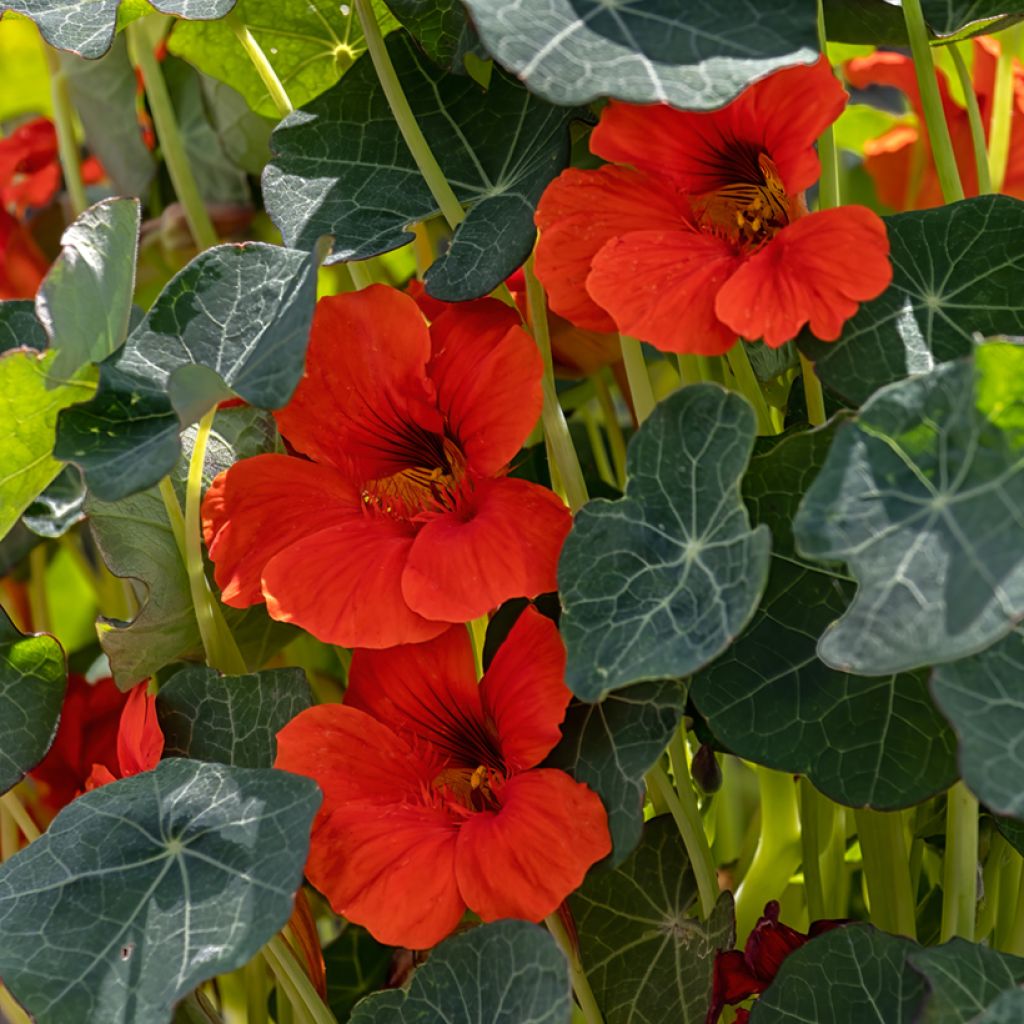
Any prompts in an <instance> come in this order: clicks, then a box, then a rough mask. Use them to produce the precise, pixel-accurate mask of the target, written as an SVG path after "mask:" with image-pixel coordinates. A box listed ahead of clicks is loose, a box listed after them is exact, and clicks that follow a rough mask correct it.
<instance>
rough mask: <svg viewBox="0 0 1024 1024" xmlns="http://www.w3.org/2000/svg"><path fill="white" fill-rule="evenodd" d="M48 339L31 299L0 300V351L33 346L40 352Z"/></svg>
mask: <svg viewBox="0 0 1024 1024" xmlns="http://www.w3.org/2000/svg"><path fill="white" fill-rule="evenodd" d="M48 340H49V339H48V338H47V337H46V331H44V330H43V325H42V324H41V323H40V322H39V319H38V317H37V316H36V307H35V303H34V302H33V301H32V300H31V299H10V300H8V301H7V302H0V352H6V351H7V350H8V349H12V348H34V349H36V350H37V351H39V352H42V351H43V350H44V349H45V348H46V345H47V342H48Z"/></svg>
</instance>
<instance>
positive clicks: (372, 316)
mask: <svg viewBox="0 0 1024 1024" xmlns="http://www.w3.org/2000/svg"><path fill="white" fill-rule="evenodd" d="M429 358H430V335H429V334H428V332H427V325H426V324H425V323H424V322H423V315H422V314H421V313H420V311H419V308H418V307H417V305H416V303H415V301H414V300H413V299H411V298H410V297H409V296H408V295H404V294H403V293H402V292H399V291H396V290H395V289H394V288H387V287H385V286H384V285H371V286H370V287H369V288H364V289H363V290H362V291H358V292H349V293H348V294H346V295H331V296H328V297H327V298H324V299H321V300H320V301H319V302H318V303H317V307H316V314H315V315H314V317H313V327H312V331H311V333H310V338H309V350H308V353H307V355H306V373H305V376H304V377H303V378H302V380H301V381H300V382H299V386H298V388H297V389H296V391H295V394H294V395H293V396H292V400H291V401H290V402H289V403H288V405H287V406H286V407H285V408H284V409H282V410H281V411H280V412H278V413H276V414H275V415H276V417H277V422H278V425H279V426H280V428H281V433H283V434H284V435H285V437H287V438H288V440H289V442H291V444H292V445H293V446H294V447H295V448H296V449H298V450H299V451H301V452H303V453H304V454H306V455H309V456H310V457H311V458H313V459H315V460H316V461H317V462H328V463H331V464H333V465H335V466H337V467H338V468H340V469H342V470H343V471H345V472H346V473H349V474H354V475H356V476H358V477H359V478H361V479H363V480H376V479H380V478H382V477H386V476H390V475H392V474H393V473H397V472H398V471H400V470H402V469H404V468H406V467H407V466H410V465H416V464H418V463H417V462H416V461H415V460H412V461H410V457H409V454H408V449H409V441H410V438H415V437H416V436H417V435H418V434H422V432H423V431H426V432H428V433H432V434H441V433H443V431H444V424H443V423H442V421H441V416H440V414H439V413H438V411H437V406H436V400H435V395H434V388H433V385H432V384H431V382H430V380H429V379H428V377H427V372H426V367H427V360H428V359H429Z"/></svg>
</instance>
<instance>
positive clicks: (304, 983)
mask: <svg viewBox="0 0 1024 1024" xmlns="http://www.w3.org/2000/svg"><path fill="white" fill-rule="evenodd" d="M263 956H264V957H265V959H266V961H267V964H268V965H269V966H270V969H271V970H272V971H273V972H274V977H275V978H276V979H277V983H278V985H279V986H280V987H281V988H282V989H283V990H284V992H285V994H286V995H287V997H288V999H289V1001H290V1002H292V1003H293V1004H294V1005H295V1006H300V1007H302V1009H303V1011H304V1012H305V1013H306V1014H307V1015H308V1016H309V1018H310V1019H311V1020H312V1021H313V1024H338V1020H337V1018H336V1017H335V1016H334V1014H333V1013H331V1011H330V1009H329V1008H328V1007H327V1006H325V1005H324V1001H323V1000H322V999H321V998H320V996H319V995H318V993H317V991H316V989H315V988H313V983H312V982H311V981H310V980H309V976H308V975H307V974H306V972H305V971H304V970H303V969H302V967H301V966H300V964H299V962H298V961H297V960H296V959H295V954H294V953H293V952H292V950H291V947H290V946H289V945H288V943H287V942H285V941H284V939H282V938H281V936H280V935H275V936H274V937H273V938H272V939H271V940H270V941H269V942H268V943H267V944H266V945H265V946H264V947H263Z"/></svg>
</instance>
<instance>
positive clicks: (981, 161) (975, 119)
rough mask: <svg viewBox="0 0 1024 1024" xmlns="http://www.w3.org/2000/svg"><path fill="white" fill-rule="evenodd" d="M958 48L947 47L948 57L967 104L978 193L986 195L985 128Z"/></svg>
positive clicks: (988, 186) (988, 187)
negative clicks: (951, 61) (976, 171)
mask: <svg viewBox="0 0 1024 1024" xmlns="http://www.w3.org/2000/svg"><path fill="white" fill-rule="evenodd" d="M960 46H961V44H960V43H953V44H952V45H951V46H950V47H949V55H950V56H951V57H952V58H953V67H955V68H956V75H957V78H959V79H960V88H961V89H963V93H964V102H966V104H967V123H968V124H969V125H970V128H971V147H972V148H973V150H974V164H975V166H976V167H977V170H978V193H979V194H980V195H986V194H987V193H989V192H991V191H992V177H991V175H990V174H989V173H988V154H987V153H986V152H985V126H984V124H982V121H981V108H980V107H979V106H978V96H977V93H975V91H974V83H973V82H972V81H971V76H970V74H969V73H968V71H967V65H966V64H965V63H964V58H963V54H962V53H961V52H960Z"/></svg>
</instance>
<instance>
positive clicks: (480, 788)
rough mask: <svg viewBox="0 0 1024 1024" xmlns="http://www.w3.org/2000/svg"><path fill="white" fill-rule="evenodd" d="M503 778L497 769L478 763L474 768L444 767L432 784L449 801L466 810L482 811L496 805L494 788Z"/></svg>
mask: <svg viewBox="0 0 1024 1024" xmlns="http://www.w3.org/2000/svg"><path fill="white" fill-rule="evenodd" d="M503 780H504V775H503V774H502V773H501V772H500V771H498V770H497V769H495V768H491V767H489V766H488V765H485V764H478V765H477V766H476V767H475V768H461V767H448V768H444V769H442V770H441V771H440V772H439V773H438V775H437V778H436V779H434V783H433V785H434V789H435V790H436V791H437V792H438V793H440V794H441V796H442V797H444V798H445V799H446V800H447V801H448V802H449V803H452V802H454V803H456V804H458V805H460V806H461V807H462V808H464V809H465V810H467V811H484V810H488V809H493V808H495V807H497V806H498V799H497V796H496V795H495V789H496V788H497V787H498V786H499V785H500V784H501V782H502V781H503Z"/></svg>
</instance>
